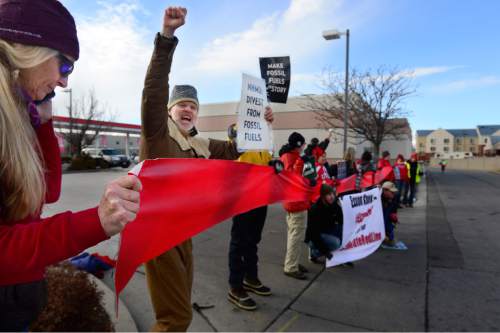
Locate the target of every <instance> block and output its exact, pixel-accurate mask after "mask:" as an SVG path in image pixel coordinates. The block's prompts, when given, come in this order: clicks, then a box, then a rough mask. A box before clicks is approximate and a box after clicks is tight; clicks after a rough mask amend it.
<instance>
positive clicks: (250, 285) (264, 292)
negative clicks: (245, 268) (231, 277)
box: [243, 279, 271, 296]
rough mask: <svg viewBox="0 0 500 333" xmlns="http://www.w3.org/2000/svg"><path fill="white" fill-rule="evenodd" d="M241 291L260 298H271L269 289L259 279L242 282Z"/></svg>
mask: <svg viewBox="0 0 500 333" xmlns="http://www.w3.org/2000/svg"><path fill="white" fill-rule="evenodd" d="M243 289H245V290H246V291H251V292H253V293H255V294H257V295H260V296H271V288H269V287H266V286H265V285H263V284H262V283H261V282H260V281H259V279H257V280H255V281H251V280H247V279H245V280H243Z"/></svg>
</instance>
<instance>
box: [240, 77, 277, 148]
mask: <svg viewBox="0 0 500 333" xmlns="http://www.w3.org/2000/svg"><path fill="white" fill-rule="evenodd" d="M267 105H268V102H267V91H266V83H265V81H264V79H261V78H257V77H254V76H251V75H248V74H243V78H242V85H241V101H240V105H239V107H238V129H237V138H236V142H237V146H238V150H239V151H247V150H268V151H271V150H272V149H273V142H272V131H271V127H270V125H269V124H268V122H267V121H266V120H265V119H264V112H265V108H266V106H267Z"/></svg>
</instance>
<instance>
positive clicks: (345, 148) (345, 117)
mask: <svg viewBox="0 0 500 333" xmlns="http://www.w3.org/2000/svg"><path fill="white" fill-rule="evenodd" d="M345 36H346V39H345V41H346V42H345V43H346V44H345V96H344V97H345V100H344V156H345V154H346V152H347V119H348V118H347V116H348V114H347V110H348V109H349V29H347V30H346V32H345Z"/></svg>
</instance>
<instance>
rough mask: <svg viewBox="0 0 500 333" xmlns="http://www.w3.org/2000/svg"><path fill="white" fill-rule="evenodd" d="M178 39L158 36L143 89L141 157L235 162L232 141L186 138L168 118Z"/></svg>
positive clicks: (235, 152) (234, 150)
mask: <svg viewBox="0 0 500 333" xmlns="http://www.w3.org/2000/svg"><path fill="white" fill-rule="evenodd" d="M177 43H178V39H177V38H176V37H174V38H171V39H170V38H165V37H163V36H161V35H160V34H157V36H156V39H155V46H154V50H153V55H152V57H151V62H150V64H149V67H148V70H147V73H146V79H145V82H144V90H143V92H142V105H141V116H142V134H141V147H140V148H141V149H140V158H141V160H144V159H152V158H166V157H170V158H173V157H179V158H212V159H226V160H233V159H236V158H238V156H239V154H238V152H237V150H236V147H235V145H234V144H233V143H231V142H229V141H222V140H213V139H204V138H200V137H197V136H193V137H192V136H185V135H183V134H182V132H181V131H180V130H179V128H178V127H177V125H176V124H175V122H174V121H173V120H172V119H171V118H170V117H169V116H168V112H167V104H168V98H169V88H170V87H169V83H168V79H169V74H170V67H171V65H172V57H173V54H174V50H175V47H176V46H177Z"/></svg>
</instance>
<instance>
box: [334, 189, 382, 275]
mask: <svg viewBox="0 0 500 333" xmlns="http://www.w3.org/2000/svg"><path fill="white" fill-rule="evenodd" d="M341 203H342V212H343V216H344V225H343V230H342V235H343V237H342V246H341V247H340V248H339V249H337V250H335V251H334V252H333V257H332V258H331V259H329V260H327V262H326V267H332V266H336V265H340V264H343V263H346V262H350V261H355V260H359V259H362V258H365V257H367V256H369V255H370V254H372V253H373V252H374V251H375V250H376V249H378V247H379V246H380V244H381V243H382V241H383V240H384V238H385V227H384V214H383V211H382V193H381V191H380V189H379V188H374V189H371V190H369V191H365V192H361V193H355V194H351V195H345V196H344V197H342V198H341Z"/></svg>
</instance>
